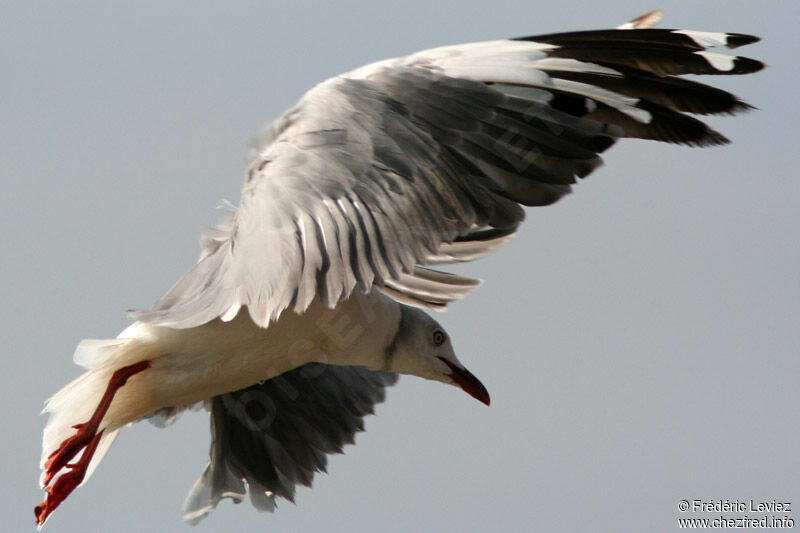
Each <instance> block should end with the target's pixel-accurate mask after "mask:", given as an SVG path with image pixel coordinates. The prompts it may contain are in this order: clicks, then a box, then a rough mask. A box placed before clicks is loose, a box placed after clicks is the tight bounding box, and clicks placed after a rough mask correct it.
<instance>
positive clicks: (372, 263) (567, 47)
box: [135, 29, 763, 327]
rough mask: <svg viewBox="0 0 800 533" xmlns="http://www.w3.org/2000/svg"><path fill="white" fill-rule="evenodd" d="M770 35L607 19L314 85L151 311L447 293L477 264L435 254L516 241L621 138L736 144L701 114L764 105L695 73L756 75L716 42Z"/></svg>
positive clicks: (279, 307)
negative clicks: (538, 210) (583, 28)
mask: <svg viewBox="0 0 800 533" xmlns="http://www.w3.org/2000/svg"><path fill="white" fill-rule="evenodd" d="M755 40H757V39H756V38H754V37H750V36H746V35H740V34H722V33H703V32H691V31H678V30H654V29H636V30H601V31H593V32H573V33H562V34H553V35H543V36H538V37H529V38H523V39H517V40H503V41H492V42H485V43H473V44H467V45H459V46H448V47H442V48H436V49H433V50H427V51H424V52H420V53H418V54H414V55H411V56H408V57H405V58H400V59H395V60H388V61H383V62H380V63H376V64H374V65H370V66H367V67H363V68H361V69H359V70H356V71H354V72H351V73H349V74H346V75H343V76H340V77H337V78H333V79H331V80H328V81H326V82H324V83H322V84H320V85H319V86H317V87H316V88H314V89H312V90H311V91H310V92H309V93H307V94H306V96H305V97H304V98H303V99H302V100H301V101H300V103H299V104H298V105H297V106H296V107H295V108H293V109H292V110H290V111H289V112H287V113H286V114H285V115H284V116H283V117H282V118H281V119H279V120H278V121H277V122H276V123H275V124H274V125H273V126H272V127H271V128H270V129H269V130H268V133H267V134H266V135H265V139H264V141H263V143H262V145H261V146H260V147H259V148H258V149H257V150H256V153H255V154H254V157H253V159H252V161H251V164H250V168H249V170H248V175H247V179H246V182H245V185H244V189H243V192H242V199H241V204H240V207H239V208H238V210H237V211H236V213H235V215H234V217H233V218H232V220H231V221H230V224H229V225H227V226H224V227H221V228H219V229H218V230H217V231H216V232H215V233H213V234H209V235H208V236H207V237H206V238H205V241H204V251H203V255H202V256H201V260H200V262H199V263H198V264H197V266H196V267H195V268H194V269H193V270H192V271H191V272H190V273H189V274H187V275H186V276H185V277H184V278H183V279H182V280H181V281H179V282H178V284H176V285H175V286H174V287H173V288H172V289H171V290H170V291H169V292H168V293H167V295H166V296H164V297H163V298H162V299H161V300H159V301H158V302H157V303H156V304H155V306H154V307H153V308H152V309H151V310H150V311H148V312H143V313H138V314H136V315H135V317H136V318H139V319H142V320H148V321H152V322H155V323H157V324H161V325H166V326H171V327H192V326H196V325H198V324H202V323H204V322H206V321H208V320H211V319H213V318H216V317H222V319H223V320H225V319H229V318H232V317H233V316H235V315H236V313H237V312H238V310H239V309H240V307H241V306H247V308H248V311H249V313H250V315H251V317H252V318H253V320H254V321H255V322H256V323H257V324H259V325H262V326H266V325H267V324H268V323H269V322H270V321H271V320H273V319H275V318H276V317H277V316H278V315H279V314H280V313H281V312H282V311H283V310H284V309H286V308H289V307H291V308H293V309H294V310H295V311H297V312H302V311H303V310H304V309H305V308H306V307H307V306H308V304H309V303H310V302H311V301H312V300H313V299H314V298H316V297H319V298H321V299H322V300H323V301H324V302H325V303H326V304H327V305H329V306H330V305H335V303H336V302H337V301H339V300H341V299H343V298H346V297H347V296H348V295H349V294H350V293H351V291H352V290H354V289H355V288H357V287H358V288H360V289H362V290H367V289H369V287H371V286H373V285H374V286H376V287H378V288H379V289H380V290H382V291H384V292H385V293H387V294H389V295H390V296H392V297H394V298H396V299H398V300H401V301H406V302H408V303H414V304H418V305H427V306H430V307H441V306H443V305H446V304H447V303H448V302H449V301H452V300H455V299H458V298H461V297H462V296H464V295H465V294H466V293H467V292H468V291H469V290H470V289H471V288H472V287H474V286H475V285H476V284H477V280H473V279H471V278H464V277H461V276H450V275H447V274H445V273H441V272H437V271H434V270H431V269H428V268H424V267H425V266H430V265H436V264H443V263H448V262H455V261H463V260H469V259H473V258H475V257H479V256H481V255H483V254H485V253H488V252H490V251H492V250H494V249H496V248H498V247H499V246H502V245H503V244H504V243H505V242H507V241H508V240H509V239H510V238H511V236H513V234H514V232H515V231H516V228H517V226H518V225H519V223H520V222H521V221H522V220H523V218H524V211H523V209H522V207H521V205H525V206H542V205H548V204H551V203H553V202H555V201H557V200H558V199H560V198H561V197H563V196H564V195H565V194H567V193H569V192H570V190H571V186H572V184H573V183H574V182H575V181H576V179H577V178H582V177H585V176H587V175H588V174H589V173H591V172H592V170H594V169H595V168H597V167H598V166H599V165H600V164H601V159H600V154H601V153H602V152H603V151H604V150H606V149H607V148H609V147H610V146H611V145H612V144H613V143H614V142H615V141H616V140H617V139H618V138H620V137H638V138H643V139H653V140H658V141H666V142H673V143H682V144H689V145H696V146H705V145H713V144H720V143H724V142H727V140H726V139H725V137H723V136H722V135H721V134H719V133H718V132H716V131H714V130H712V129H711V128H709V127H708V126H706V125H705V124H704V123H702V122H701V121H699V120H697V119H696V118H694V117H691V116H690V115H689V114H691V113H694V114H713V113H734V112H737V111H742V110H745V109H748V108H749V106H747V104H745V103H743V102H742V101H740V100H739V99H737V98H736V97H735V96H733V95H731V94H730V93H727V92H725V91H722V90H720V89H716V88H713V87H710V86H707V85H703V84H700V83H697V82H694V81H690V80H686V79H684V78H681V77H680V76H681V75H683V74H745V73H749V72H754V71H756V70H759V69H760V68H762V66H763V65H762V64H761V63H759V62H758V61H754V60H751V59H747V58H742V57H736V56H727V55H722V54H716V53H711V52H707V51H706V48H708V47H712V46H722V45H724V46H728V47H730V48H733V47H735V46H739V45H743V44H749V43H751V42H754V41H755Z"/></svg>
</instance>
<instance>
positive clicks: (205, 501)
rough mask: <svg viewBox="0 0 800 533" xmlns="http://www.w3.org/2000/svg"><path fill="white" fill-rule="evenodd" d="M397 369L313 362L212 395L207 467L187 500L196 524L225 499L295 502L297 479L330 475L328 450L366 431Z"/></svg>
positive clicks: (263, 505) (187, 513)
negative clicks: (369, 417)
mask: <svg viewBox="0 0 800 533" xmlns="http://www.w3.org/2000/svg"><path fill="white" fill-rule="evenodd" d="M396 381H397V375H396V374H389V373H386V372H377V371H372V370H367V369H366V368H363V367H355V366H333V365H326V364H322V363H309V364H306V365H304V366H301V367H299V368H296V369H295V370H292V371H290V372H286V373H284V374H281V375H280V376H278V377H276V378H273V379H270V380H267V381H265V382H264V383H261V384H258V385H253V386H251V387H247V388H246V389H242V390H239V391H236V392H231V393H228V394H224V395H221V396H216V397H214V398H212V399H211V400H210V410H211V453H210V458H209V462H208V465H207V466H206V468H205V470H204V472H203V474H202V475H201V476H200V478H199V479H198V480H197V483H195V485H194V487H193V488H192V490H191V491H190V493H189V495H188V496H187V498H186V502H185V504H184V510H183V512H184V519H185V520H187V521H189V522H193V523H196V522H197V521H199V520H200V519H202V518H203V517H204V516H205V515H207V514H208V513H210V512H211V511H212V510H213V509H214V508H215V507H216V506H217V504H218V503H219V502H220V500H222V498H232V499H233V500H234V501H237V502H238V501H241V500H242V499H243V498H244V496H245V494H246V493H247V492H248V490H249V492H250V499H251V501H252V502H253V505H255V506H256V507H257V508H259V509H261V510H266V511H273V510H274V509H275V498H276V497H281V498H286V499H287V500H290V501H293V500H294V493H295V486H296V485H297V484H300V485H304V486H311V482H312V480H313V478H314V473H315V472H325V467H326V465H327V457H326V455H327V454H331V453H342V447H343V446H344V445H345V444H352V443H353V442H354V437H355V434H356V433H357V432H359V431H363V430H364V423H363V418H364V416H366V415H368V414H372V413H373V409H374V406H375V405H376V404H378V403H380V402H382V401H383V400H384V397H385V388H386V387H387V386H390V385H393V384H394V383H395V382H396Z"/></svg>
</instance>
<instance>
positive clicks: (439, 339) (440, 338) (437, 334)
mask: <svg viewBox="0 0 800 533" xmlns="http://www.w3.org/2000/svg"><path fill="white" fill-rule="evenodd" d="M446 340H447V335H445V334H444V331H442V330H440V329H437V330H435V331H434V332H433V344H435V345H436V346H441V345H442V344H444V341H446Z"/></svg>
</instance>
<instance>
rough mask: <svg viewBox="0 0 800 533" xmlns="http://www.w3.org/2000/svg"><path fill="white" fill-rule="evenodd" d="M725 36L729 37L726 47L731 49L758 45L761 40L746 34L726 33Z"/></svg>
mask: <svg viewBox="0 0 800 533" xmlns="http://www.w3.org/2000/svg"><path fill="white" fill-rule="evenodd" d="M725 35H726V37H727V39H726V43H725V46H727V47H728V48H731V49H733V48H739V47H740V46H746V45H748V44H753V43H757V42H758V41H760V40H761V37H757V36H755V35H748V34H746V33H726V34H725Z"/></svg>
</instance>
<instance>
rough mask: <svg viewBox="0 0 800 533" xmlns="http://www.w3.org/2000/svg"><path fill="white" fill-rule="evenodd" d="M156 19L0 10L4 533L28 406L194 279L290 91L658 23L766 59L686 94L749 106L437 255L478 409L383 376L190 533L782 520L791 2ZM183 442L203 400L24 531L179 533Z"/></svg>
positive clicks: (204, 426) (33, 495)
mask: <svg viewBox="0 0 800 533" xmlns="http://www.w3.org/2000/svg"><path fill="white" fill-rule="evenodd" d="M165 4H166V3H164V2H135V3H133V2H130V3H121V2H80V3H72V2H70V3H67V2H59V3H51V4H49V5H48V4H47V3H29V2H4V3H3V10H2V11H3V13H2V17H0V72H2V74H1V76H2V80H3V82H2V89H1V90H0V91H1V92H0V94H2V98H0V112H1V113H2V116H1V119H0V142H1V143H2V144H1V145H0V146H1V147H2V148H1V150H2V156H1V157H0V169H1V171H2V184H3V194H2V196H0V201H2V208H1V209H0V213H2V215H1V216H2V217H3V220H2V225H1V226H0V227H2V237H1V238H2V249H3V250H4V253H3V258H4V260H3V261H2V278H1V279H2V283H0V286H2V303H3V305H2V312H3V316H2V320H0V324H2V330H3V339H4V345H5V348H4V351H5V354H4V365H3V372H2V374H1V375H0V379H2V390H3V395H4V396H3V405H4V406H5V409H4V410H3V411H2V427H3V428H4V432H3V433H4V437H3V439H2V449H0V456H1V457H2V458H3V465H2V471H3V473H4V474H3V475H4V477H5V479H4V481H5V482H4V483H2V484H0V491H1V492H2V497H0V501H1V502H2V504H0V505H2V508H0V512H2V517H3V522H4V524H3V526H2V529H3V530H4V531H15V532H17V531H26V530H28V529H27V528H32V527H33V512H32V509H33V506H34V505H35V504H36V503H38V502H39V501H40V500H41V499H42V494H41V493H40V492H39V490H38V487H37V479H38V475H39V473H38V468H37V467H38V458H39V453H40V438H41V430H42V428H43V426H44V423H45V418H44V417H40V416H38V414H39V411H40V409H41V407H42V402H43V401H44V400H45V399H46V398H47V397H48V396H49V395H50V394H52V393H53V392H55V391H56V390H57V389H58V388H60V387H61V386H62V385H64V384H65V383H66V382H67V381H69V380H71V379H73V378H74V377H76V376H77V375H78V374H79V372H80V369H79V368H78V367H77V366H75V365H74V364H73V363H72V361H71V356H72V351H73V349H74V347H75V345H76V344H77V343H78V342H79V341H80V340H81V339H82V338H85V337H95V338H107V337H113V336H115V335H116V334H117V333H118V332H119V331H120V330H121V329H123V328H124V327H125V326H126V325H127V324H128V320H127V318H126V317H125V315H124V310H125V309H129V308H147V307H149V305H150V304H151V303H152V302H153V301H154V300H155V299H156V298H158V297H159V296H160V295H161V294H163V292H164V291H166V289H168V288H169V287H170V286H171V285H172V283H173V282H174V281H175V280H176V279H177V278H178V277H179V276H180V275H181V274H182V273H183V272H185V271H186V270H187V269H188V268H189V267H190V266H191V265H192V264H193V263H194V261H195V259H196V257H197V253H198V244H197V242H198V237H199V232H200V230H201V229H202V228H203V227H204V226H206V225H209V224H211V223H213V222H214V220H215V219H216V218H217V216H218V214H219V213H218V212H217V211H215V210H214V207H215V206H216V205H218V203H219V201H220V200H221V199H222V198H227V199H230V200H232V201H234V202H235V201H237V200H238V191H239V187H240V185H241V182H242V179H243V174H244V158H245V155H246V153H247V149H248V142H249V139H251V138H253V137H254V136H255V135H256V134H257V133H258V132H259V130H260V129H261V128H262V127H263V126H264V125H266V124H267V123H268V122H269V121H270V120H272V119H273V118H275V117H276V116H278V115H279V114H280V113H281V112H282V111H283V110H284V109H286V108H287V107H289V106H290V105H292V104H293V103H294V102H295V101H296V100H297V99H298V98H299V97H300V96H301V95H302V94H303V92H304V91H306V90H307V89H308V88H310V87H311V86H313V84H315V83H317V82H318V81H321V80H323V79H325V78H327V77H329V76H332V75H335V74H337V73H340V72H343V71H346V70H349V69H352V68H354V67H357V66H359V65H362V64H364V63H368V62H371V61H374V60H378V59H382V58H387V57H392V56H397V55H403V54H406V53H410V52H414V51H416V50H419V49H423V48H428V47H432V46H436V45H443V44H452V43H459V42H468V41H476V40H486V39H494V38H502V37H507V36H519V35H530V34H536V33H548V32H553V31H558V30H574V29H590V28H600V27H613V26H616V25H617V24H619V23H621V22H623V21H624V20H627V19H628V18H630V17H632V16H635V15H638V14H640V13H642V12H644V11H647V10H649V9H654V8H656V7H665V8H667V13H666V16H665V20H664V21H663V22H662V26H663V27H684V28H691V29H700V30H711V31H738V32H746V33H753V34H756V35H760V36H762V37H763V38H764V41H763V43H759V44H757V45H754V46H750V47H747V48H744V49H742V53H743V54H745V55H751V56H753V57H756V58H759V59H762V60H764V61H765V62H766V63H767V64H768V65H769V68H768V69H767V70H765V71H764V72H762V73H759V74H758V75H755V76H748V77H725V76H719V77H716V78H711V81H713V82H715V83H716V84H718V85H719V86H721V87H724V88H726V89H728V90H732V91H733V92H735V93H737V94H739V95H740V96H742V97H743V98H745V99H746V100H747V101H748V102H750V103H752V104H754V105H756V106H757V107H759V108H760V110H759V111H757V112H753V113H749V114H746V115H741V116H738V117H735V118H730V117H721V118H718V119H713V120H712V121H711V122H712V124H713V125H715V126H716V127H717V128H719V129H720V130H722V131H723V132H724V133H726V134H727V135H728V136H729V137H730V138H731V139H732V140H733V144H732V145H729V146H727V147H721V148H713V149H707V150H698V149H689V148H679V147H674V146H667V145H657V144H655V143H646V142H643V141H629V142H623V143H621V144H620V145H618V146H617V147H615V148H614V149H613V150H611V151H609V152H608V153H607V156H606V158H605V159H606V166H605V167H603V168H602V169H600V170H599V171H597V172H595V173H594V174H593V175H592V176H591V177H590V178H588V179H587V180H586V181H585V182H584V183H582V184H580V185H579V186H578V187H577V188H576V192H575V194H574V195H572V196H570V197H568V198H566V199H565V200H563V201H561V202H560V203H558V204H557V205H555V206H552V207H549V208H540V209H530V210H529V211H528V221H527V223H526V225H525V226H524V227H523V229H522V231H521V233H520V235H519V236H518V238H517V239H516V240H515V241H514V242H513V243H512V244H511V245H509V246H508V247H507V248H505V249H503V250H502V251H500V252H498V253H497V254H495V255H494V256H492V257H491V258H488V259H486V260H483V261H481V262H478V263H476V264H472V265H468V266H467V268H465V269H463V271H465V272H468V273H470V274H471V275H476V276H479V277H482V278H484V279H485V280H486V283H485V284H484V285H483V287H481V288H480V289H479V290H478V291H476V292H475V293H473V295H471V297H469V298H468V299H466V300H465V301H463V302H460V303H457V304H455V305H453V306H452V308H451V309H450V310H449V311H448V312H447V313H445V314H444V315H439V316H437V318H438V319H439V320H440V321H441V322H442V323H443V324H444V325H445V326H446V327H447V328H448V330H449V332H450V333H451V335H452V337H453V339H454V344H455V346H456V350H457V353H458V354H459V357H460V359H461V360H462V361H463V362H464V363H465V364H466V365H467V366H468V367H469V368H470V369H471V370H472V371H473V372H474V373H475V374H476V375H478V376H479V377H480V378H481V379H482V381H483V382H484V383H485V384H486V386H487V387H488V388H489V390H490V392H491V393H492V406H491V407H490V408H487V407H485V406H483V405H481V404H480V403H478V402H476V401H475V400H473V399H472V398H470V397H469V396H467V395H466V394H464V393H461V392H459V391H458V390H457V389H455V388H452V387H446V386H443V385H439V384H436V383H432V382H425V381H422V380H419V379H415V378H410V377H406V378H403V379H401V381H400V383H399V384H398V385H397V386H396V387H394V388H392V389H391V390H390V391H389V395H388V401H387V403H386V404H384V405H381V406H380V407H379V408H378V413H377V416H374V417H370V418H368V419H367V432H366V433H362V434H360V435H359V437H358V438H357V445H356V446H351V447H348V448H347V449H346V455H343V456H336V457H334V458H332V460H331V461H330V465H329V474H328V475H320V476H318V477H317V479H316V481H315V483H314V488H313V489H311V490H308V489H301V490H299V491H298V495H297V505H291V504H289V503H285V502H283V503H282V505H280V509H279V510H278V512H277V513H276V514H275V515H269V514H260V513H258V512H256V511H255V510H254V509H252V508H251V507H250V505H249V503H246V504H242V505H238V506H234V505H232V504H230V502H227V501H226V502H224V503H223V504H222V505H221V507H220V508H219V509H218V510H217V511H216V512H215V513H214V514H213V515H212V516H211V517H210V518H209V519H207V520H206V521H204V522H203V523H201V525H200V526H198V529H197V531H201V532H206V531H208V532H211V531H232V530H234V529H236V530H239V531H322V530H326V531H368V530H378V529H380V530H384V531H387V530H388V531H408V530H410V529H412V528H413V529H416V530H424V531H445V530H460V531H486V530H490V529H504V530H509V531H514V530H524V529H527V530H530V529H538V530H542V531H587V530H589V531H591V530H594V531H612V530H613V531H672V530H674V529H676V528H677V519H678V517H683V516H695V517H698V516H699V517H703V516H705V517H712V518H713V517H714V516H716V515H714V514H711V515H702V514H700V515H698V514H694V515H692V514H691V513H686V514H681V513H680V512H679V511H678V502H679V501H680V500H682V499H688V500H692V499H705V500H718V499H722V500H724V499H730V500H734V499H739V500H749V499H751V498H752V499H755V500H759V499H762V500H772V499H773V498H774V499H776V500H778V501H790V502H793V503H794V505H793V507H792V509H793V511H792V512H791V513H788V515H789V516H790V517H792V518H794V519H795V520H800V512H798V511H797V509H800V454H798V450H800V431H798V427H800V414H799V413H800V409H798V407H800V393H798V377H800V327H799V326H800V325H799V324H798V317H800V304H799V303H798V301H800V276H798V270H799V269H798V265H800V215H798V211H799V209H800V180H798V177H797V175H796V173H795V172H794V169H795V168H796V166H797V165H796V159H797V153H798V150H797V142H798V138H799V137H798V134H799V133H800V131H799V130H798V121H799V120H800V116H799V115H800V113H798V111H799V109H798V108H799V107H800V106H798V100H797V94H796V93H797V88H798V86H800V76H798V73H799V71H800V69H798V66H797V50H798V45H800V39H798V37H797V21H798V20H800V3H798V2H796V1H785V2H771V3H766V4H765V3H759V2H752V1H748V2H733V1H730V0H706V1H704V2H667V1H662V2H660V5H658V4H647V3H644V4H641V3H640V4H638V5H637V7H635V8H631V7H630V5H631V4H632V3H631V2H630V1H621V0H610V1H604V2H587V1H571V0H567V1H560V2H534V1H518V2H502V1H500V2H491V3H490V2H485V1H484V2H476V1H462V2H452V1H438V0H425V1H424V2H422V1H420V2H416V1H414V2H402V3H401V2H384V1H371V2H364V3H363V4H362V3H361V2H345V1H339V2H336V3H331V4H316V3H311V2H301V1H296V2H292V3H291V6H289V3H288V2H283V3H268V2H248V3H244V2H238V3H235V4H236V7H230V6H228V7H225V8H222V7H216V6H212V5H211V3H210V2H191V3H189V2H186V3H175V2H173V3H169V4H166V6H165ZM219 5H221V3H219ZM765 5H766V6H770V7H764V6H765ZM778 6H781V7H780V8H778ZM208 445H209V437H208V417H207V415H206V414H205V413H192V414H189V415H187V416H185V417H184V418H183V419H182V420H180V421H179V422H178V423H177V424H176V425H175V426H173V427H172V428H170V429H168V430H158V429H156V428H154V427H152V426H151V425H149V424H146V423H143V424H137V425H135V426H133V427H131V428H127V429H125V430H124V431H123V432H121V434H120V437H119V439H118V440H117V442H116V444H115V445H114V447H113V448H112V449H111V451H110V452H109V454H108V455H107V456H106V459H105V460H104V462H103V463H102V465H101V466H100V468H99V469H98V470H97V472H96V473H95V475H94V477H93V478H92V479H91V480H90V482H89V483H87V485H86V486H84V487H81V488H80V489H79V490H77V491H76V492H75V493H73V495H72V496H71V497H70V498H69V499H68V500H67V502H66V503H64V504H63V505H62V506H61V508H59V510H58V511H57V512H56V513H55V514H54V515H53V517H52V519H51V520H50V522H48V525H47V530H48V531H52V532H88V531H114V532H115V533H124V532H129V531H130V532H134V531H136V532H140V531H158V532H162V531H163V532H172V531H189V526H187V525H184V524H183V523H182V521H181V518H180V506H181V503H182V502H183V498H184V496H185V494H186V492H187V491H188V490H189V488H190V487H191V485H192V483H193V482H194V480H195V479H196V477H197V476H198V475H199V474H200V472H201V470H202V468H203V466H204V465H205V461H206V457H207V453H208ZM751 514H752V513H751ZM783 514H786V513H777V515H783ZM796 527H800V522H798V524H797V525H796Z"/></svg>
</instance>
